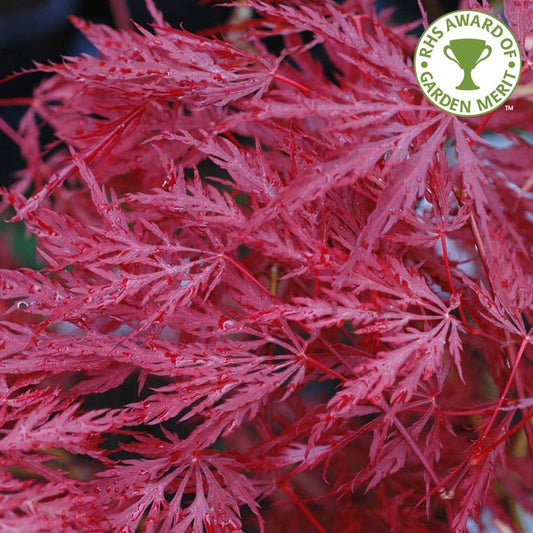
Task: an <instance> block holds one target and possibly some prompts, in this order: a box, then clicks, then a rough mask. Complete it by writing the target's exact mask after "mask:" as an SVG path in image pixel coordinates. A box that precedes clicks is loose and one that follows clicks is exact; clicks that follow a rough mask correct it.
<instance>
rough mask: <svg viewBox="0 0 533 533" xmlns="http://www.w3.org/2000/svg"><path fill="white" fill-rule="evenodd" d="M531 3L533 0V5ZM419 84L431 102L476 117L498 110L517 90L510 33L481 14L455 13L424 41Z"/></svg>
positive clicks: (516, 58) (418, 57)
mask: <svg viewBox="0 0 533 533" xmlns="http://www.w3.org/2000/svg"><path fill="white" fill-rule="evenodd" d="M532 1H533V0H532ZM414 68H415V74H416V79H417V81H418V84H419V85H420V88H421V89H422V91H423V93H424V94H425V95H426V97H427V98H428V99H429V100H430V102H431V103H433V104H434V105H436V106H437V107H439V108H440V109H442V110H443V111H446V112H447V113H451V114H452V115H458V116H465V117H473V116H476V115H484V114H485V113H488V112H489V111H492V110H493V109H496V108H498V107H500V106H501V105H502V104H504V103H505V102H506V101H507V99H508V98H509V97H510V96H511V94H512V92H513V91H514V90H515V88H516V86H517V85H518V81H519V78H520V70H521V68H522V63H521V58H520V48H519V47H518V42H517V41H516V38H515V36H514V35H513V33H512V32H511V30H510V29H509V28H508V27H507V26H506V25H505V24H504V23H503V22H501V21H500V20H498V19H497V18H496V17H493V16H492V15H489V14H488V13H485V12H483V11H472V10H460V11H453V12H452V13H448V14H447V15H444V16H442V17H440V18H439V19H437V20H436V21H435V22H433V23H432V24H431V25H430V26H429V27H428V28H427V29H426V31H425V32H424V33H423V34H422V37H420V40H419V41H418V45H417V47H416V52H415V57H414Z"/></svg>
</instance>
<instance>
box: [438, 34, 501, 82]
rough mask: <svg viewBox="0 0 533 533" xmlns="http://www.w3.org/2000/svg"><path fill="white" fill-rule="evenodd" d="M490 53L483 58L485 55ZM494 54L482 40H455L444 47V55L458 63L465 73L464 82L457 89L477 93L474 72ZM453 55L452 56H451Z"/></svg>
mask: <svg viewBox="0 0 533 533" xmlns="http://www.w3.org/2000/svg"><path fill="white" fill-rule="evenodd" d="M485 51H487V52H488V53H487V54H485V56H483V53H484V52H485ZM491 53H492V48H491V47H490V46H489V45H488V44H485V41H483V40H482V39H453V40H451V41H450V44H449V45H446V46H445V47H444V55H445V56H446V57H447V58H448V59H451V60H452V61H453V62H455V63H457V64H458V65H459V67H460V68H461V69H462V70H463V71H464V77H463V81H462V82H461V83H460V84H459V85H458V86H457V87H456V89H461V90H463V91H475V90H476V89H479V87H478V86H477V85H476V84H475V83H474V80H473V79H472V71H473V70H474V69H475V68H476V66H477V65H478V64H479V63H481V61H484V60H485V59H487V58H488V57H489V56H490V54H491ZM450 54H451V55H450Z"/></svg>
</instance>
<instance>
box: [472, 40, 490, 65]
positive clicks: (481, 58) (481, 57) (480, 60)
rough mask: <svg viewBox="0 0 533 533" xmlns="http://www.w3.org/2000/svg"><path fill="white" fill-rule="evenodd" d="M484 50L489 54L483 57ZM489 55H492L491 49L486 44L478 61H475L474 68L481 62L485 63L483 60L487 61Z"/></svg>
mask: <svg viewBox="0 0 533 533" xmlns="http://www.w3.org/2000/svg"><path fill="white" fill-rule="evenodd" d="M485 50H488V51H489V53H488V54H487V55H486V56H485V57H483V52H485ZM490 54H492V48H491V47H490V46H489V45H488V44H486V45H485V47H484V48H483V51H482V52H481V55H480V56H479V59H478V60H477V61H476V64H475V65H474V67H475V66H477V65H478V64H479V63H481V62H482V61H485V59H487V58H488V57H489V56H490Z"/></svg>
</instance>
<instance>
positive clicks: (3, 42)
mask: <svg viewBox="0 0 533 533" xmlns="http://www.w3.org/2000/svg"><path fill="white" fill-rule="evenodd" d="M155 1H156V5H157V6H158V7H159V8H160V9H161V10H162V11H163V13H164V15H165V18H166V19H167V20H168V21H169V22H170V23H171V24H172V25H173V26H180V25H181V26H182V27H183V28H184V29H186V30H190V31H193V32H194V31H198V30H201V29H205V28H210V27H213V26H216V25H218V24H221V23H223V22H224V21H225V19H226V18H227V17H228V15H229V14H230V10H229V9H227V8H217V7H214V6H210V5H208V2H206V1H205V0H204V1H202V0H155ZM423 3H424V6H425V7H426V9H427V10H428V13H429V17H430V19H433V18H436V17H438V16H440V15H441V14H443V13H445V12H447V11H450V10H452V9H456V8H457V0H423ZM113 4H114V5H115V6H116V5H120V4H121V2H120V1H115V2H113V0H0V78H1V79H4V78H5V77H6V76H8V75H10V74H12V73H13V72H20V71H22V70H23V69H25V68H31V67H32V65H33V61H39V62H47V61H59V60H60V58H61V55H76V54H80V53H82V52H87V53H93V52H94V50H93V49H92V48H91V47H90V45H89V44H88V43H87V42H86V41H84V40H83V38H82V37H81V36H80V35H79V33H77V32H76V31H75V30H74V29H73V28H72V26H71V24H70V22H69V21H68V18H67V17H68V15H69V14H76V15H78V16H81V17H84V18H86V19H88V20H91V21H94V22H103V23H106V24H109V25H115V22H116V20H117V12H116V11H115V12H114V13H113ZM377 4H378V6H379V7H380V8H381V7H390V6H394V7H395V8H396V15H395V18H396V20H398V21H407V20H413V19H416V18H418V17H419V16H420V12H419V9H418V6H417V1H416V0H377ZM127 5H128V9H129V15H130V16H131V18H132V19H134V20H136V21H137V22H140V23H147V22H149V20H150V18H149V16H148V13H147V11H146V9H145V7H144V0H128V1H127ZM119 17H120V15H119ZM39 79H40V77H39V75H38V74H26V75H24V76H19V77H16V78H14V79H11V80H10V81H8V82H5V83H2V84H0V98H14V97H25V96H30V95H31V93H32V88H33V87H34V86H35V85H36V84H37V83H38V82H39ZM23 111H24V108H23V107H4V106H0V117H2V118H3V119H4V120H5V121H6V122H7V123H8V124H10V125H11V126H12V127H16V125H17V123H18V121H19V120H20V117H21V115H22V113H23ZM23 166H24V165H23V161H22V160H21V159H20V156H19V153H18V149H17V147H16V146H15V145H14V144H13V143H12V141H10V140H9V139H8V138H7V137H6V136H5V135H4V134H3V133H2V132H0V185H3V186H5V185H9V183H11V182H12V179H13V172H15V171H16V170H17V169H20V168H22V167H23Z"/></svg>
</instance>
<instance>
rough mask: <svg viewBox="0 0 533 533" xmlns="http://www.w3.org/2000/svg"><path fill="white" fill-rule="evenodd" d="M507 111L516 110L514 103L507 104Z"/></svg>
mask: <svg viewBox="0 0 533 533" xmlns="http://www.w3.org/2000/svg"><path fill="white" fill-rule="evenodd" d="M505 111H514V105H507V104H506V105H505Z"/></svg>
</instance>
